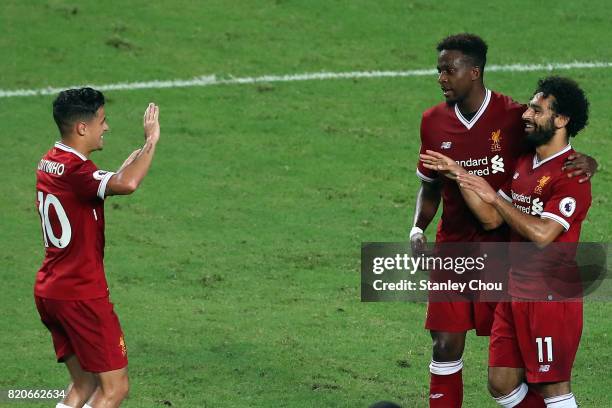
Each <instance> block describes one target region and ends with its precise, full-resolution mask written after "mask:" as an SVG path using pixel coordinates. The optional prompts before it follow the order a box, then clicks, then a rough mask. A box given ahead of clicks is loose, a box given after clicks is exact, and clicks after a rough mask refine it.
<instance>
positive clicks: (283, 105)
mask: <svg viewBox="0 0 612 408" xmlns="http://www.w3.org/2000/svg"><path fill="white" fill-rule="evenodd" d="M609 24H610V17H609V13H608V7H607V4H606V2H604V1H601V0H600V1H592V2H586V1H575V2H571V3H569V2H564V3H554V4H553V3H549V2H542V4H533V3H532V2H527V1H517V2H512V3H508V2H506V3H505V4H503V5H502V4H493V5H491V4H489V2H484V1H476V2H471V3H469V4H468V3H465V2H463V3H462V2H428V1H412V2H400V1H382V2H369V1H334V2H327V1H318V0H317V1H310V2H298V1H283V0H276V1H248V2H247V1H242V2H240V1H230V2H228V1H206V2H201V3H198V2H190V1H175V2H172V5H170V4H169V3H167V2H161V1H130V2H128V4H127V5H126V4H124V2H118V1H109V2H96V1H90V0H88V1H80V2H76V1H62V0H49V1H34V0H30V1H14V0H12V1H6V2H3V5H2V10H1V11H0V30H1V32H2V35H1V36H0V50H1V51H2V55H3V56H4V57H3V58H2V59H1V60H0V72H2V75H1V76H0V89H17V88H40V87H45V86H58V87H61V86H70V85H77V84H84V83H93V84H106V83H116V82H130V81H146V80H155V79H161V80H165V79H176V78H180V79H187V78H191V77H193V76H199V75H210V74H217V75H220V76H230V75H233V76H237V77H239V76H258V75H264V74H293V73H303V72H318V71H332V72H342V71H359V70H404V69H419V68H433V67H434V66H435V61H436V52H435V44H436V42H437V41H438V40H439V39H441V38H442V37H444V36H445V35H448V34H450V33H454V32H460V31H473V32H476V33H478V34H480V35H482V36H483V37H484V38H485V39H486V40H487V41H488V43H489V47H490V51H489V63H490V64H510V63H548V62H571V61H574V60H579V61H593V60H598V61H612V48H610V47H605V46H602V44H604V45H605V44H608V43H609V42H610V41H609V40H610V34H609V28H608V27H609ZM610 72H611V71H610V69H609V68H608V69H591V70H571V71H562V72H558V73H559V74H561V75H568V76H571V77H573V78H575V79H576V80H578V81H579V82H580V84H581V85H582V86H583V87H584V88H585V89H586V90H587V92H588V96H589V98H590V101H591V104H592V112H591V121H590V126H589V127H588V129H587V130H586V131H585V132H584V133H583V134H581V135H580V136H579V137H578V138H577V139H576V140H575V142H574V146H575V147H576V148H577V149H578V150H579V151H582V152H586V153H589V154H591V155H593V156H595V157H596V158H597V159H598V160H599V163H600V166H601V167H600V172H599V173H598V174H597V175H596V177H595V179H594V182H593V195H594V200H593V207H592V208H591V211H590V214H589V219H588V220H587V221H586V222H585V224H584V226H583V233H582V238H583V240H584V241H607V240H608V239H609V231H610V230H611V227H612V225H611V218H610V216H609V214H608V211H607V209H608V207H609V202H610V200H611V198H612V196H611V193H610V185H611V182H612V180H611V176H610V172H609V169H608V161H609V160H610V151H611V147H612V146H611V144H612V143H611V138H610V135H611V134H612V120H611V119H610V115H609V112H608V111H609V106H610V105H611V104H612V97H611V96H610V93H609V92H608V89H609V87H610ZM545 74H546V73H544V72H530V73H519V72H515V73H492V72H491V73H487V74H486V77H485V78H486V83H487V85H488V87H489V88H491V89H493V90H497V91H501V92H504V93H507V94H509V95H512V96H513V97H515V99H517V100H520V101H525V100H527V98H528V97H529V96H530V95H531V92H532V90H533V88H534V86H535V83H536V81H537V79H538V78H540V77H542V76H544V75H545ZM106 95H107V97H108V104H107V115H108V120H109V124H110V126H111V132H110V133H108V134H107V136H106V137H105V141H106V147H105V150H104V151H103V152H98V153H94V155H93V156H92V159H93V160H94V162H96V164H97V165H98V166H99V167H100V168H103V169H114V168H117V167H118V166H119V165H120V164H121V163H122V161H123V159H124V158H125V157H127V155H128V154H129V153H130V152H131V151H132V150H133V149H135V148H136V147H138V145H139V144H140V143H141V138H142V136H141V135H142V129H141V118H142V112H143V110H144V108H145V107H146V104H147V103H148V102H149V101H155V102H157V103H158V104H159V105H160V106H161V123H162V138H161V143H160V145H159V148H158V151H157V156H156V158H155V162H154V164H153V167H152V169H151V171H150V174H149V175H148V176H147V179H146V180H145V182H144V183H143V185H142V187H141V189H140V190H139V191H138V192H137V193H136V194H135V195H133V196H131V197H113V198H110V199H109V200H108V201H107V204H106V211H107V216H106V223H107V251H106V270H107V275H108V279H109V284H110V288H111V295H112V300H113V301H114V302H115V304H116V310H117V313H118V314H119V316H120V319H121V321H122V325H123V328H124V331H125V334H126V342H127V344H128V348H129V357H130V375H131V385H132V389H131V395H130V397H129V399H128V400H127V401H126V402H125V404H124V406H126V407H153V406H160V407H161V406H168V405H169V404H172V406H176V407H202V406H206V407H271V406H275V407H276V406H281V407H313V406H321V407H365V406H367V405H368V404H370V403H372V402H374V401H376V400H381V399H390V400H395V401H397V402H399V403H401V404H402V405H403V406H405V407H424V406H426V405H427V395H428V376H429V374H428V370H427V364H428V362H429V359H430V340H429V334H428V333H427V332H426V331H425V330H424V329H423V320H424V313H425V305H424V304H362V303H360V301H359V254H360V243H361V242H362V241H401V240H405V239H406V237H407V234H408V231H409V225H410V222H411V217H412V209H413V200H414V194H415V192H416V189H417V185H418V181H417V179H416V177H415V176H414V167H415V163H416V157H417V152H418V145H419V139H418V125H419V121H420V113H421V112H422V111H423V110H424V109H426V108H427V107H429V106H431V105H433V104H435V103H437V102H438V101H440V100H441V99H442V96H441V95H440V92H439V88H438V86H437V84H436V82H435V77H413V78H387V79H367V80H366V79H363V80H329V81H309V82H293V83H269V84H258V85H227V86H215V87H207V88H185V89H165V90H139V91H113V92H106ZM52 99H53V98H52V97H51V96H45V97H16V98H4V99H0V123H2V126H1V127H0V149H1V150H2V152H4V155H3V158H2V161H1V165H0V166H1V169H2V171H1V172H0V183H1V185H2V187H3V192H4V194H2V196H1V197H0V205H1V208H2V228H1V229H0V239H1V243H2V253H1V255H0V259H1V260H2V267H1V269H0V273H1V274H2V275H1V276H2V281H3V291H2V296H1V297H0V309H1V310H2V313H1V314H0V324H1V327H2V328H3V334H2V336H0V350H1V351H2V353H1V354H0V388H4V389H7V388H14V389H15V388H16V389H23V388H31V389H40V388H45V389H50V388H62V387H63V386H65V384H66V383H67V380H68V376H67V373H66V370H65V369H64V367H63V366H62V365H58V364H55V363H54V362H53V358H54V354H53V350H52V346H51V341H50V336H49V335H48V333H47V331H46V329H45V328H44V327H43V326H42V325H41V324H40V322H39V320H38V315H37V313H36V310H35V307H34V302H33V299H32V284H33V279H34V274H35V272H36V270H37V269H38V267H39V266H40V261H41V259H42V249H43V248H42V244H41V237H40V228H39V225H40V221H39V220H38V214H37V211H36V208H35V206H34V201H35V191H34V170H35V166H36V163H37V162H38V160H39V158H40V156H41V155H42V154H43V153H44V152H45V151H46V150H47V149H48V148H49V147H50V146H51V144H52V143H53V141H54V140H56V138H57V132H56V130H55V128H54V124H53V121H52V117H51V109H50V104H51V101H52ZM432 231H433V228H430V231H429V232H430V237H431V232H432ZM610 312H612V307H611V306H610V305H609V304H604V303H597V304H587V305H586V307H585V318H586V319H585V330H584V334H583V339H582V344H581V349H580V351H579V354H578V358H577V361H576V365H575V369H574V393H575V394H576V395H577V398H578V400H579V402H580V403H581V406H583V407H603V406H610V405H612V399H611V397H610V396H609V392H608V390H609V380H608V378H609V367H610V366H611V365H612V361H611V359H610V353H609V350H610V348H611V347H610V346H611V340H610V336H609V332H610V327H611V325H610V322H609V319H607V317H608V316H609V315H610ZM486 349H487V342H486V339H483V338H477V337H475V336H473V335H469V338H468V343H467V349H466V353H465V356H464V359H465V361H466V368H465V371H464V381H465V406H467V407H493V406H495V404H494V403H493V402H492V400H491V398H490V397H489V396H488V394H487V392H486V385H485V384H486V356H487V353H486ZM0 404H1V403H0ZM26 405H27V406H32V407H37V406H40V407H43V406H50V405H52V404H49V403H40V404H37V403H31V402H28V403H24V405H23V406H26ZM6 406H13V404H8V403H7V404H6Z"/></svg>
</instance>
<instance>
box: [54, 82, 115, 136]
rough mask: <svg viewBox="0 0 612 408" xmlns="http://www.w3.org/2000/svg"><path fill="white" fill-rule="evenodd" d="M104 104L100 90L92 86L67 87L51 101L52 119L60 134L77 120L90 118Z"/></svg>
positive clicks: (64, 133) (68, 129) (66, 131)
mask: <svg viewBox="0 0 612 408" xmlns="http://www.w3.org/2000/svg"><path fill="white" fill-rule="evenodd" d="M103 105H104V95H103V94H102V92H100V91H97V90H95V89H92V88H80V89H67V90H65V91H62V92H60V93H59V95H57V98H55V100H54V101H53V119H54V120H55V123H56V124H57V127H58V129H59V131H60V133H61V134H62V135H66V134H68V133H69V132H70V128H71V127H72V125H74V123H75V122H76V121H78V120H87V121H88V120H91V118H92V117H94V116H95V115H96V112H97V111H98V109H100V107H101V106H103Z"/></svg>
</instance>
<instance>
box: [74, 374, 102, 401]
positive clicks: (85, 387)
mask: <svg viewBox="0 0 612 408" xmlns="http://www.w3.org/2000/svg"><path fill="white" fill-rule="evenodd" d="M97 386H98V383H97V381H96V379H95V377H94V376H89V377H83V378H74V379H73V381H72V384H71V385H70V387H71V389H72V390H74V392H75V393H76V394H78V395H79V396H81V397H82V398H84V400H85V401H86V400H87V399H88V398H89V397H90V396H91V394H93V392H94V391H95V390H96V387H97Z"/></svg>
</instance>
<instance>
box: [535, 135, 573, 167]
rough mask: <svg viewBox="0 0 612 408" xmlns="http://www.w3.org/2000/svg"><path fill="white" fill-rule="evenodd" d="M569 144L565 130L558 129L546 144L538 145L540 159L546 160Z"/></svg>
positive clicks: (537, 152) (537, 150) (537, 151)
mask: <svg viewBox="0 0 612 408" xmlns="http://www.w3.org/2000/svg"><path fill="white" fill-rule="evenodd" d="M568 144H569V141H568V139H567V136H566V135H565V132H561V131H557V133H556V134H555V135H554V136H553V138H552V139H550V141H549V142H548V143H546V144H543V145H541V146H538V147H536V154H537V156H538V161H542V160H546V159H547V158H549V157H550V156H552V155H555V154H557V153H559V152H560V151H561V150H563V149H565V147H566V146H567V145H568Z"/></svg>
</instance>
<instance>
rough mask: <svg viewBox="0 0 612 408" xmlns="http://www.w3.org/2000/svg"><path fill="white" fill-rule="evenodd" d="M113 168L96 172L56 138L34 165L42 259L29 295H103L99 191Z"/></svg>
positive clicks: (105, 287) (76, 297)
mask: <svg viewBox="0 0 612 408" xmlns="http://www.w3.org/2000/svg"><path fill="white" fill-rule="evenodd" d="M113 174H114V173H113V172H107V171H101V170H98V168H97V167H96V166H95V165H94V164H93V162H92V161H90V160H88V159H87V158H86V157H85V156H83V155H82V154H81V153H79V152H78V151H76V150H74V149H73V148H71V147H69V146H66V145H65V144H62V143H60V142H57V143H55V146H54V147H53V148H52V149H51V150H49V151H48V152H47V153H46V154H45V155H44V156H43V158H42V160H41V161H40V162H39V163H38V170H37V171H36V190H37V192H36V196H37V200H36V205H37V208H38V212H39V214H40V217H41V225H42V233H43V241H44V244H45V259H44V261H43V264H42V266H41V268H40V270H39V271H38V274H37V275H36V283H35V285H34V293H35V294H36V295H37V296H40V297H43V298H50V299H62V300H83V299H95V298H100V297H104V296H107V295H108V285H107V283H106V277H105V275H104V262H103V258H104V193H105V191H106V184H107V183H108V180H109V179H110V178H111V176H112V175H113Z"/></svg>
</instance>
